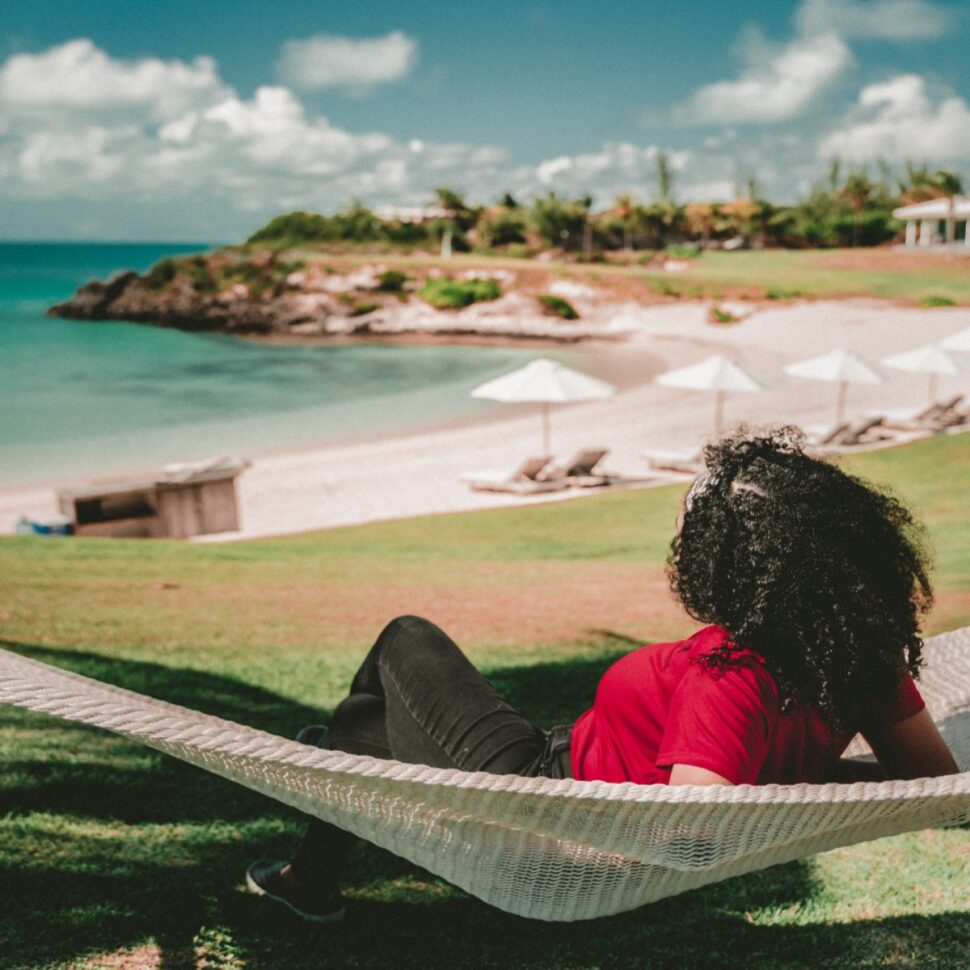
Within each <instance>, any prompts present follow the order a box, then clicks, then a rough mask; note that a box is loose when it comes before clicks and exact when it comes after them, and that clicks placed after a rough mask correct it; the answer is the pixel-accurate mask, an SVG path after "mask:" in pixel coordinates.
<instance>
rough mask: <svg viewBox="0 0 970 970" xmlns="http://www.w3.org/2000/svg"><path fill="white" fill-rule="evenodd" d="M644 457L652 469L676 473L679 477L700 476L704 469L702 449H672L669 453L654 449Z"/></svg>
mask: <svg viewBox="0 0 970 970" xmlns="http://www.w3.org/2000/svg"><path fill="white" fill-rule="evenodd" d="M642 454H643V457H644V458H645V459H646V460H647V464H648V465H649V466H650V468H651V469H653V470H655V471H662V472H676V473H677V474H679V475H699V474H700V473H701V470H702V469H703V467H704V462H703V455H702V452H701V449H700V448H694V449H693V450H691V449H687V448H684V449H680V450H677V449H670V450H667V451H663V450H656V449H652V450H650V451H644V452H643V453H642Z"/></svg>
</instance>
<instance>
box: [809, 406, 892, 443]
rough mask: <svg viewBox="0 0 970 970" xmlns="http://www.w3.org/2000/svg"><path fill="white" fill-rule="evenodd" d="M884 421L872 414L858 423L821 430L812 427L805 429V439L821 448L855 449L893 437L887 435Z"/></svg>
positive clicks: (846, 422)
mask: <svg viewBox="0 0 970 970" xmlns="http://www.w3.org/2000/svg"><path fill="white" fill-rule="evenodd" d="M883 421H884V416H883V415H881V414H870V415H867V416H866V417H864V418H859V419H858V420H857V421H843V422H840V423H837V424H834V425H826V426H823V427H821V428H818V427H811V426H810V427H807V428H805V437H806V438H807V439H808V441H809V443H810V444H813V445H815V446H816V447H819V448H854V447H857V446H858V445H863V444H872V443H874V442H877V441H883V440H885V439H886V438H889V437H892V436H891V435H890V434H887V433H885V431H887V430H888V429H886V428H885V426H884V424H883Z"/></svg>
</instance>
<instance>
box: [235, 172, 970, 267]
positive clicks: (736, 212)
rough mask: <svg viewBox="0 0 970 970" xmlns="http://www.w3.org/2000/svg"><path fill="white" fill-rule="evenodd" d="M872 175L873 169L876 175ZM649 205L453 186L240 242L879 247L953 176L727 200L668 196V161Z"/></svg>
mask: <svg viewBox="0 0 970 970" xmlns="http://www.w3.org/2000/svg"><path fill="white" fill-rule="evenodd" d="M873 168H874V169H875V171H873ZM655 189H656V190H655V193H654V195H655V198H654V201H652V202H649V203H643V202H640V201H639V200H638V199H637V198H635V197H634V196H633V195H632V194H623V195H619V196H617V197H616V198H615V199H614V200H613V202H612V204H611V205H609V206H607V207H605V208H602V209H599V210H595V211H594V209H593V199H592V197H591V196H589V195H585V196H581V197H579V198H567V197H564V196H560V195H558V194H557V193H555V192H549V193H547V194H546V195H541V196H537V197H534V198H532V199H530V200H528V201H527V202H524V201H521V200H519V199H516V198H514V197H513V196H512V195H510V194H508V193H506V194H505V195H503V196H502V197H501V198H500V199H499V200H497V201H496V202H495V203H494V204H491V205H472V204H469V203H468V202H467V201H466V199H465V196H464V195H463V194H462V193H460V192H457V191H455V190H454V189H451V188H439V189H436V190H435V193H434V196H435V198H434V203H433V204H434V209H433V210H432V211H434V212H435V215H434V216H432V217H430V218H427V219H424V220H417V221H416V220H411V219H408V218H404V217H395V216H390V217H387V218H380V217H379V216H378V215H377V214H376V213H375V212H373V211H372V210H371V209H369V208H367V207H366V206H364V205H361V204H359V203H353V204H351V205H350V206H348V207H347V208H346V209H344V210H343V211H341V212H337V213H335V214H333V215H329V216H328V215H323V214H320V213H313V212H290V213H287V214H285V215H281V216H277V217H276V218H275V219H273V220H271V221H270V222H269V223H268V224H267V225H265V226H264V227H263V228H262V229H260V230H259V231H258V232H256V233H254V234H253V235H252V236H251V237H250V238H249V239H248V240H247V243H250V244H256V243H274V244H280V245H289V244H294V243H301V242H302V243H348V244H373V245H391V246H405V247H412V248H419V247H435V248H437V247H443V248H447V249H448V250H451V249H454V250H456V251H459V252H468V251H472V250H475V251H493V252H503V253H506V254H509V255H515V256H528V255H535V254H537V253H538V252H541V251H548V250H559V251H561V252H564V253H575V254H578V255H583V256H585V257H586V258H595V257H596V256H597V255H598V254H603V253H606V252H609V251H631V252H632V251H636V250H659V249H665V248H667V247H670V246H678V245H689V246H697V247H700V248H715V247H727V248H740V247H755V248H760V247H786V248H826V247H837V246H877V245H879V244H881V243H885V242H889V241H890V240H892V239H894V238H895V237H897V236H898V235H899V234H900V233H901V231H902V228H903V227H902V224H901V223H900V222H898V221H897V220H895V219H893V216H892V211H893V209H895V208H897V207H898V206H900V205H909V204H912V203H916V202H924V201H928V200H930V199H934V198H941V197H947V196H952V195H958V194H960V193H961V192H962V191H963V180H962V178H961V177H960V175H959V174H958V173H956V172H952V171H948V170H944V169H937V170H931V169H930V168H929V167H928V166H926V165H914V164H911V163H910V164H907V165H906V166H905V168H904V170H903V171H902V172H901V173H896V172H894V171H893V170H891V169H890V168H889V167H888V166H887V165H885V164H877V165H876V166H874V167H873V166H863V167H860V168H849V169H846V168H844V167H843V165H842V164H841V162H839V161H838V160H834V161H833V162H832V163H831V165H830V166H829V170H828V172H827V174H826V176H825V178H823V179H821V180H819V181H818V182H817V183H816V184H815V185H814V186H813V187H812V189H811V191H810V192H809V193H808V194H807V196H806V197H805V198H803V199H802V200H800V201H799V202H797V203H795V204H794V205H777V204H775V203H772V202H770V201H769V200H767V199H765V198H764V197H763V196H762V194H761V192H760V191H759V187H758V185H757V182H756V181H755V180H754V179H749V180H748V181H747V182H746V184H745V185H744V186H743V187H741V188H739V190H738V191H737V197H736V198H735V199H734V200H733V201H731V202H691V203H686V204H681V203H679V202H678V201H677V200H676V194H675V179H674V172H673V169H672V167H671V165H670V162H669V159H668V157H667V156H666V155H665V154H663V153H661V154H659V155H658V157H657V165H656V186H655Z"/></svg>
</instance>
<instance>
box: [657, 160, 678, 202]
mask: <svg viewBox="0 0 970 970" xmlns="http://www.w3.org/2000/svg"><path fill="white" fill-rule="evenodd" d="M657 197H658V198H659V199H660V201H661V202H666V203H671V204H673V201H674V170H673V167H672V166H671V164H670V156H669V155H668V154H667V153H666V152H657Z"/></svg>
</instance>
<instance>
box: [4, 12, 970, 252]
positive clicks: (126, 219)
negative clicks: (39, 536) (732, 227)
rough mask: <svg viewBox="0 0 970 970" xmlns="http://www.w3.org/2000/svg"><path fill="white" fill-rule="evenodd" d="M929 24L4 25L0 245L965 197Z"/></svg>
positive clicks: (961, 18)
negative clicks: (333, 217)
mask: <svg viewBox="0 0 970 970" xmlns="http://www.w3.org/2000/svg"><path fill="white" fill-rule="evenodd" d="M968 41H970V16H968V12H967V10H966V6H965V5H962V4H961V5H957V4H952V3H950V4H947V3H936V2H934V0H797V2H796V0H793V2H783V0H761V2H735V3H724V2H723V0H720V2H712V0H691V2H686V3H680V4H671V3H669V2H666V3H660V2H653V0H640V2H625V0H602V2H599V3H590V2H588V0H587V2H580V0H568V2H558V3H528V2H525V3H510V2H505V0H492V2H489V3H470V2H453V3H450V4H443V3H441V2H440V0H439V2H428V0H416V2H409V3H401V2H398V3H387V2H382V0H371V2H368V3H366V4H364V3H329V4H324V3H320V2H306V0H288V2H287V3H286V4H269V3H266V2H263V3H252V2H233V3H230V2H222V0H210V2H205V3H200V2H198V0H196V2H194V3H189V2H184V0H168V2H165V0H160V2H158V3H153V4H147V3H144V4H143V3H133V2H131V0H126V2H121V0H87V2H84V3H78V2H76V0H72V2H67V0H42V2H38V0H33V2H27V0H5V2H4V14H3V18H2V20H0V237H4V238H86V237H88V238H102V239H199V240H214V239H235V238H238V237H239V236H241V235H243V234H245V233H248V232H250V231H251V230H252V229H253V228H255V227H256V226H258V225H259V224H260V223H261V222H263V221H265V219H266V218H268V217H270V216H272V215H273V214H275V213H277V212H279V211H281V210H282V209H287V208H294V207H301V208H311V209H321V210H324V211H327V210H332V209H335V208H338V207H340V206H342V205H344V204H346V202H348V201H349V200H350V199H351V198H357V199H361V200H362V201H364V202H367V203H369V204H373V205H415V204H421V203H422V202H425V201H427V199H428V197H429V195H430V190H431V189H432V188H434V187H435V186H437V185H449V186H453V187H455V188H457V189H459V190H461V191H464V192H465V193H467V195H468V196H469V197H470V198H471V199H473V200H475V201H487V200H489V199H492V198H494V197H496V196H497V195H498V194H500V193H501V192H503V191H505V190H506V189H508V190H511V191H513V192H514V193H517V194H520V195H523V196H525V197H528V196H530V195H532V194H535V193H541V192H545V191H550V190H555V191H559V192H563V193H567V194H580V193H585V192H590V193H592V194H593V196H594V198H595V199H596V200H597V202H598V203H599V204H605V203H607V202H608V201H609V200H610V199H611V198H612V197H613V196H614V195H615V194H617V193H620V192H625V191H629V192H632V193H633V194H634V195H637V196H639V197H641V198H642V199H644V200H648V199H649V198H650V197H651V195H652V194H653V192H654V170H655V166H656V154H657V152H658V151H665V152H667V153H668V154H669V155H670V157H671V158H672V160H673V162H674V164H675V167H676V169H677V180H676V191H677V195H678V197H679V198H681V199H682V200H684V201H687V200H693V199H701V198H710V199H726V198H730V197H731V196H732V195H733V193H734V188H735V186H736V184H738V182H739V181H740V180H744V179H746V178H748V177H749V176H754V177H756V178H757V179H758V181H759V184H760V185H761V187H762V189H763V191H764V192H765V193H766V194H767V195H769V196H770V197H772V198H775V199H779V200H792V199H795V198H797V197H798V196H799V195H801V194H804V193H805V192H806V191H807V190H808V188H809V186H810V184H811V182H812V181H813V180H814V179H815V178H818V177H819V176H820V174H821V173H822V172H823V171H824V169H825V167H826V164H827V160H828V159H829V158H831V157H832V156H834V155H839V156H841V157H843V158H844V159H845V160H846V162H847V163H848V164H863V163H864V162H867V161H869V162H871V161H874V160H875V159H876V158H882V159H884V160H886V161H887V162H889V163H890V164H894V165H898V166H901V165H902V164H903V163H904V162H905V161H907V160H909V161H915V162H924V161H925V162H928V163H930V164H932V165H933V166H945V167H949V168H954V169H957V170H958V171H963V172H964V173H965V174H968V175H970V103H968V102H970V72H968V71H967V70H966V67H965V64H966V59H967V49H968Z"/></svg>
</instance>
